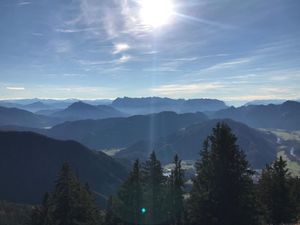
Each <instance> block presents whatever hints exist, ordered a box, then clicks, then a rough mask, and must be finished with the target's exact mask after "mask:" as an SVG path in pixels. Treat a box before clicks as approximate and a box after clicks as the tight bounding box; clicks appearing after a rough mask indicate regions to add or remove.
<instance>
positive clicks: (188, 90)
mask: <svg viewBox="0 0 300 225" xmlns="http://www.w3.org/2000/svg"><path fill="white" fill-rule="evenodd" d="M221 87H223V85H222V84H220V83H216V82H215V83H194V84H167V85H161V86H158V87H154V88H151V89H150V92H151V93H152V94H155V95H161V96H186V95H191V94H197V93H203V92H205V91H208V90H213V89H217V88H221Z"/></svg>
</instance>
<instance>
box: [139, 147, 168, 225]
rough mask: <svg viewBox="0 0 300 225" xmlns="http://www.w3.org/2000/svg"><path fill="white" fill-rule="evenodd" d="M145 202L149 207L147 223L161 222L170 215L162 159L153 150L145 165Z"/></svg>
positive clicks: (143, 173)
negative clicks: (158, 158)
mask: <svg viewBox="0 0 300 225" xmlns="http://www.w3.org/2000/svg"><path fill="white" fill-rule="evenodd" d="M142 176H143V184H144V185H143V186H144V198H143V202H144V204H145V207H146V209H147V213H146V215H145V223H147V224H159V223H161V222H162V221H165V220H166V219H167V217H168V212H167V211H166V210H167V208H168V207H167V206H166V204H167V199H166V194H167V193H166V177H165V176H164V175H163V169H162V166H161V164H160V161H159V160H157V158H156V155H155V152H152V153H151V155H150V157H149V160H147V161H146V162H145V163H144V165H143V171H142Z"/></svg>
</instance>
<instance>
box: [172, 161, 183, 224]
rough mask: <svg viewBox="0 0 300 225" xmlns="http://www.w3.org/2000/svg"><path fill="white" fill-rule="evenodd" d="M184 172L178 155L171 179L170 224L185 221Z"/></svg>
mask: <svg viewBox="0 0 300 225" xmlns="http://www.w3.org/2000/svg"><path fill="white" fill-rule="evenodd" d="M183 177H184V172H183V170H182V168H181V160H179V158H178V155H175V157H174V169H172V171H171V175H170V177H169V202H168V203H169V209H170V214H171V215H170V217H171V218H170V222H171V223H172V224H175V225H179V224H181V223H182V220H183V212H184V208H183V187H184V179H183Z"/></svg>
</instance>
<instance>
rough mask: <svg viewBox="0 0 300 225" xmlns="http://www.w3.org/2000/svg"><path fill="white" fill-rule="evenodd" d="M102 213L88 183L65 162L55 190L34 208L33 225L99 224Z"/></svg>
mask: <svg viewBox="0 0 300 225" xmlns="http://www.w3.org/2000/svg"><path fill="white" fill-rule="evenodd" d="M100 222H101V221H100V213H99V210H98V209H97V207H96V205H95V203H94V198H93V196H92V193H91V191H90V189H89V187H88V185H82V184H81V183H80V182H79V180H78V178H77V177H76V176H75V175H74V174H73V172H72V170H71V167H70V166H69V164H68V163H64V165H63V167H62V169H61V171H60V174H59V177H58V180H57V181H56V186H55V190H54V192H53V193H52V194H51V195H48V194H46V195H45V198H44V201H43V204H42V206H40V207H38V208H36V209H35V210H34V213H33V216H32V223H31V225H99V224H100Z"/></svg>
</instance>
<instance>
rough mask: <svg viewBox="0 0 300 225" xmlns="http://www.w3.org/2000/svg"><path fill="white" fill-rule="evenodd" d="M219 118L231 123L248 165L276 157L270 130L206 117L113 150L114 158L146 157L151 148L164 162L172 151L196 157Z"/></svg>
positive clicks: (167, 161)
mask: <svg viewBox="0 0 300 225" xmlns="http://www.w3.org/2000/svg"><path fill="white" fill-rule="evenodd" d="M218 122H223V123H226V124H228V125H229V127H231V129H232V131H233V133H234V134H235V135H236V136H237V138H238V141H237V143H238V144H239V145H240V147H241V149H243V151H244V152H245V153H246V155H247V158H248V160H249V161H250V163H251V165H252V166H253V167H254V168H255V169H258V168H262V167H264V166H265V165H266V164H267V163H270V162H271V161H273V160H274V159H275V158H276V137H275V136H274V135H272V134H271V133H266V132H262V131H259V130H256V129H253V128H250V127H248V126H246V125H244V124H242V123H239V122H235V121H233V120H228V119H227V120H208V121H205V122H202V123H197V124H193V125H191V126H188V127H186V128H183V129H180V130H178V131H176V132H174V133H172V134H171V135H169V136H167V137H166V138H164V139H160V140H157V141H156V142H151V141H149V140H142V141H138V142H136V143H135V144H133V145H131V146H130V147H128V148H126V149H125V150H122V151H120V152H118V153H116V155H115V157H116V158H126V159H131V160H135V159H137V158H139V159H141V160H145V159H146V158H147V157H148V156H149V154H150V152H152V151H153V150H155V152H156V154H157V157H158V158H159V159H160V160H161V161H162V162H163V163H164V164H167V163H171V162H172V161H173V157H174V155H175V154H178V155H179V157H180V158H181V159H183V160H196V159H198V158H199V154H200V151H201V149H202V144H203V141H204V140H205V138H206V137H207V136H208V135H209V134H210V133H211V132H212V128H213V127H215V126H216V124H217V123H218Z"/></svg>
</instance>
